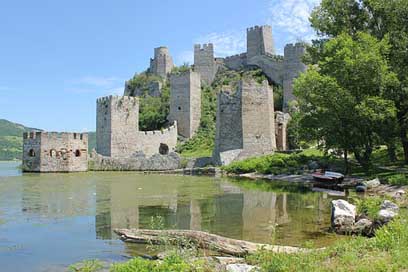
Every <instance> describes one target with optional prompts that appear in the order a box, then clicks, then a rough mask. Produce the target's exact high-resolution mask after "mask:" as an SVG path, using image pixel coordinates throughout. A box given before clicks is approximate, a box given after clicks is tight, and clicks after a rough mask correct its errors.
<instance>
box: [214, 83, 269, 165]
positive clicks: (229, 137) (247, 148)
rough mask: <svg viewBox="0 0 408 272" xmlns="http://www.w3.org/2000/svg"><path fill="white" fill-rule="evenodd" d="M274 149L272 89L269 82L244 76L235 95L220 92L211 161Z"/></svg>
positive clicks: (234, 158)
mask: <svg viewBox="0 0 408 272" xmlns="http://www.w3.org/2000/svg"><path fill="white" fill-rule="evenodd" d="M274 150H276V139H275V121H274V106H273V91H272V89H271V87H269V85H268V82H267V81H264V82H263V83H262V84H259V83H257V82H256V81H255V80H254V79H248V78H247V79H244V80H242V81H241V82H240V84H239V87H238V90H237V91H236V92H235V93H234V94H228V93H225V92H221V93H219V95H218V102H217V122H216V137H215V147H214V152H213V160H214V163H216V164H229V163H230V162H232V161H234V160H240V159H244V158H247V157H251V156H256V155H263V154H269V153H272V152H273V151H274Z"/></svg>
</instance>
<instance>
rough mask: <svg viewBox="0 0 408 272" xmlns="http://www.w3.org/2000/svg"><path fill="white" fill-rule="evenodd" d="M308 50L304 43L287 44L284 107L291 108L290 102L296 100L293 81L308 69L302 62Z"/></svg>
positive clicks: (284, 73)
mask: <svg viewBox="0 0 408 272" xmlns="http://www.w3.org/2000/svg"><path fill="white" fill-rule="evenodd" d="M305 52H306V47H305V45H304V44H303V43H296V44H287V45H286V46H285V56H284V62H283V69H284V72H283V109H284V111H285V112H287V111H288V109H289V103H290V102H291V101H293V100H295V96H294V95H293V82H294V79H295V78H297V77H298V76H299V74H300V73H302V72H304V71H306V68H307V66H306V65H305V64H304V63H303V62H302V57H303V56H304V54H305Z"/></svg>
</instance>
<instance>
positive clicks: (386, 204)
mask: <svg viewBox="0 0 408 272" xmlns="http://www.w3.org/2000/svg"><path fill="white" fill-rule="evenodd" d="M381 210H389V211H393V212H394V213H398V211H399V207H398V205H397V204H395V203H393V202H391V201H389V200H384V201H383V203H381Z"/></svg>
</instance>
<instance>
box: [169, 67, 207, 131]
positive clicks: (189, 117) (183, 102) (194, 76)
mask: <svg viewBox="0 0 408 272" xmlns="http://www.w3.org/2000/svg"><path fill="white" fill-rule="evenodd" d="M200 118H201V78H200V74H198V73H197V72H195V71H191V70H189V71H187V72H184V73H182V74H180V75H171V77H170V114H169V116H168V120H169V121H170V122H173V121H177V127H178V134H179V135H181V136H183V137H186V138H191V137H192V136H193V135H194V133H195V132H196V131H197V129H198V127H199V126H200Z"/></svg>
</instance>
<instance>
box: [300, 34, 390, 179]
mask: <svg viewBox="0 0 408 272" xmlns="http://www.w3.org/2000/svg"><path fill="white" fill-rule="evenodd" d="M387 50H388V44H387V42H386V41H385V40H384V41H382V42H378V41H377V40H376V39H375V38H374V37H372V36H370V35H368V34H364V33H356V35H355V37H354V39H353V38H352V36H350V35H348V34H341V35H339V36H338V37H336V38H333V39H331V40H329V41H327V42H326V43H325V44H324V46H323V49H322V50H321V52H320V54H319V60H318V62H317V65H315V66H310V67H309V69H308V71H307V72H306V73H304V74H302V75H301V76H300V77H299V78H298V79H297V80H296V81H295V95H296V96H297V97H298V102H299V109H300V111H299V115H300V116H299V117H297V118H299V121H298V122H299V125H300V127H301V134H302V135H303V137H304V138H305V139H307V140H315V141H317V142H319V143H320V144H321V146H322V147H323V148H325V149H326V150H329V149H337V150H342V151H343V154H344V158H345V162H346V166H347V160H348V158H347V154H348V153H349V152H353V153H354V155H355V158H356V159H357V160H358V162H359V163H360V164H361V165H362V166H363V167H364V168H365V169H366V170H368V169H369V166H370V157H371V154H372V152H373V150H374V148H375V147H376V146H377V145H378V144H379V143H380V141H381V137H380V136H381V135H383V134H384V133H385V132H384V131H386V130H387V125H389V124H392V122H390V121H389V120H393V119H394V118H395V108H394V106H393V104H392V102H391V101H389V100H386V99H384V98H383V97H384V96H383V94H384V91H385V90H387V89H389V86H392V85H393V84H395V81H396V77H395V75H394V74H393V73H392V72H390V71H389V66H388V64H387V61H386V59H385V58H384V57H383V53H384V52H387ZM347 170H348V169H346V171H347Z"/></svg>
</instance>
